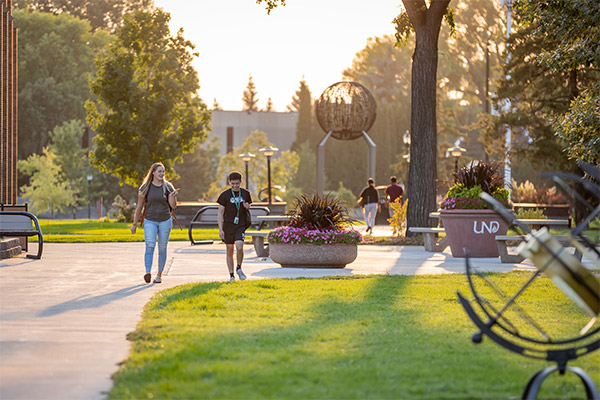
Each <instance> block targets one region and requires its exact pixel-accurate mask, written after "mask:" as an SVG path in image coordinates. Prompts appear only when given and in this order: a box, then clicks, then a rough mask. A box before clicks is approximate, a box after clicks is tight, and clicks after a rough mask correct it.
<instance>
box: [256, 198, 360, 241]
mask: <svg viewBox="0 0 600 400" xmlns="http://www.w3.org/2000/svg"><path fill="white" fill-rule="evenodd" d="M289 215H290V217H291V219H290V222H289V225H288V226H283V227H280V228H276V229H274V230H272V231H271V232H269V235H268V237H267V240H268V241H269V243H289V244H299V243H306V244H334V243H348V244H357V243H359V242H361V241H362V236H361V234H360V233H359V232H357V231H355V230H353V229H345V228H346V227H348V226H351V225H352V222H353V220H352V219H351V218H350V216H349V215H348V210H347V209H346V208H345V207H344V206H343V205H342V204H341V202H340V200H339V199H338V198H331V197H329V196H328V195H327V196H319V195H316V194H315V195H313V196H312V197H311V196H309V195H307V194H303V195H301V196H300V197H297V198H296V200H295V201H294V206H293V208H292V210H291V211H290V212H289Z"/></svg>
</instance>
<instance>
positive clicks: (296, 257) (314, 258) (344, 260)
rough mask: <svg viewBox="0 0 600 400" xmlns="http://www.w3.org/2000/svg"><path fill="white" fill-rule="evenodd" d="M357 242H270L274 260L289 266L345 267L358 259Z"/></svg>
mask: <svg viewBox="0 0 600 400" xmlns="http://www.w3.org/2000/svg"><path fill="white" fill-rule="evenodd" d="M357 248H358V247H357V245H355V244H345V243H338V244H323V245H315V244H286V243H269V256H270V257H271V260H273V262H276V263H278V264H281V266H282V267H287V268H344V267H345V266H346V264H350V263H351V262H353V261H354V260H356V255H357V253H358V250H357Z"/></svg>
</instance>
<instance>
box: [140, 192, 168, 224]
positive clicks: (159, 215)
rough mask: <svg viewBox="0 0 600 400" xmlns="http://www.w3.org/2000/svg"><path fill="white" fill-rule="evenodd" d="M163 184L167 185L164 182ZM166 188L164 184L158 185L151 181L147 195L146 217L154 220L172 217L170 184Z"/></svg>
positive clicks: (161, 220)
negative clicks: (168, 195)
mask: <svg viewBox="0 0 600 400" xmlns="http://www.w3.org/2000/svg"><path fill="white" fill-rule="evenodd" d="M163 185H166V184H164V183H163ZM166 189H167V190H164V188H163V186H162V185H161V186H156V185H154V184H152V183H150V189H148V195H147V196H146V199H147V202H146V219H148V220H150V221H154V222H163V221H166V220H168V219H169V218H171V209H170V208H169V202H168V197H167V193H170V192H171V191H170V190H169V189H170V187H169V185H167V186H166Z"/></svg>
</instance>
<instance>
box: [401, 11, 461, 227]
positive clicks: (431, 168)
mask: <svg viewBox="0 0 600 400" xmlns="http://www.w3.org/2000/svg"><path fill="white" fill-rule="evenodd" d="M402 3H403V4H404V9H405V10H404V12H403V13H401V14H400V15H399V16H398V17H396V19H395V20H394V21H395V23H396V31H397V32H396V38H397V40H398V42H399V43H403V42H405V41H406V39H407V38H408V37H409V36H410V35H411V34H412V33H413V32H414V34H415V51H414V53H413V61H412V80H411V114H410V115H411V121H410V127H411V144H410V168H409V173H408V208H407V217H406V224H407V227H411V226H430V225H432V223H433V222H431V219H430V218H429V213H430V212H431V211H434V210H436V209H437V202H436V177H437V115H436V111H437V104H436V98H437V93H436V88H437V67H438V37H439V33H440V27H441V25H442V19H443V18H444V16H446V17H447V19H449V22H450V23H451V24H453V22H452V14H451V13H449V12H448V4H449V3H450V0H438V1H431V2H430V3H429V6H428V5H427V3H426V2H425V0H402Z"/></svg>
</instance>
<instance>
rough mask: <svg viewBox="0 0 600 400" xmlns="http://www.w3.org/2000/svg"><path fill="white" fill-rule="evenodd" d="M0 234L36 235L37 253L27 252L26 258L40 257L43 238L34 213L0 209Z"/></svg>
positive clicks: (9, 235)
mask: <svg viewBox="0 0 600 400" xmlns="http://www.w3.org/2000/svg"><path fill="white" fill-rule="evenodd" d="M0 236H8V237H29V236H37V237H38V252H37V255H35V256H34V255H31V254H27V257H28V258H34V259H38V260H39V259H40V258H42V250H43V248H44V239H43V234H42V230H41V228H40V223H39V222H38V219H37V217H36V216H35V215H33V214H31V213H29V212H27V211H0Z"/></svg>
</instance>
